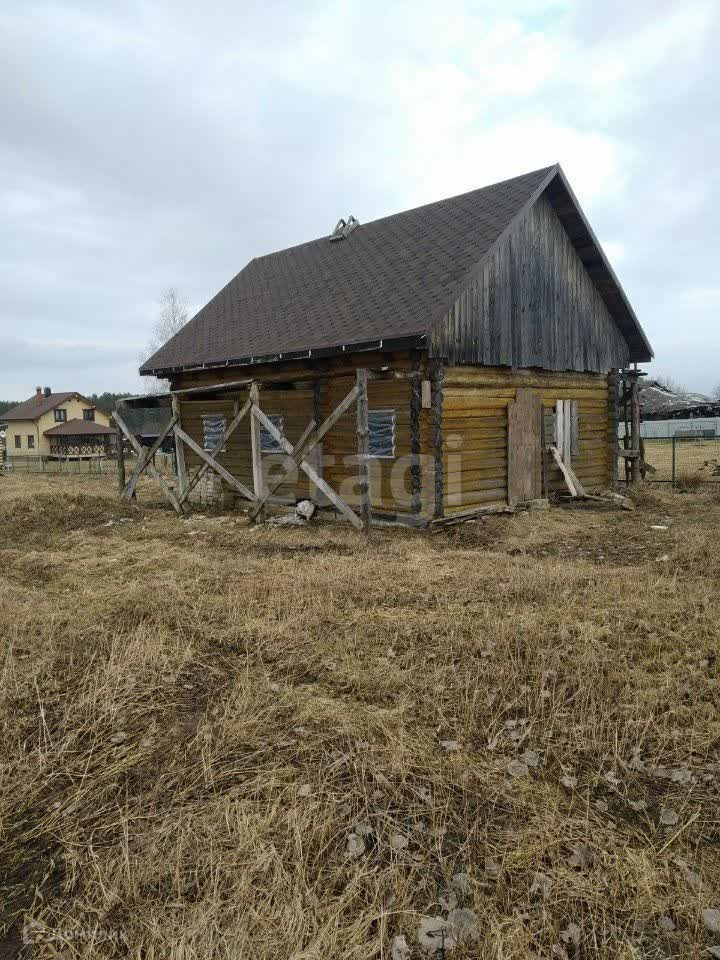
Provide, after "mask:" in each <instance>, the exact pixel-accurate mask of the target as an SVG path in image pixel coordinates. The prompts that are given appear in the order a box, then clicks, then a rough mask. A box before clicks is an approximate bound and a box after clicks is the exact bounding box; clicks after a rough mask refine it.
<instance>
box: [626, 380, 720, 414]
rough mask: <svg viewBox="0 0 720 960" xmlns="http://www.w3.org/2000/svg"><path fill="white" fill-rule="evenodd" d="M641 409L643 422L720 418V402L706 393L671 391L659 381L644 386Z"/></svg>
mask: <svg viewBox="0 0 720 960" xmlns="http://www.w3.org/2000/svg"><path fill="white" fill-rule="evenodd" d="M640 409H641V412H642V418H643V420H692V419H695V418H696V417H706V418H707V417H720V400H714V399H713V398H712V397H708V396H705V394H704V393H690V392H687V391H683V390H671V389H669V388H668V387H665V386H663V385H662V384H661V383H658V381H657V380H648V381H647V383H644V384H643V385H642V390H641V393H640Z"/></svg>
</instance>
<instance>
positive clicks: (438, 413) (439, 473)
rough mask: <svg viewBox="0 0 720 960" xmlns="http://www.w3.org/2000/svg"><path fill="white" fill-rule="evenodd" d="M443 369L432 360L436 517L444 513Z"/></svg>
mask: <svg viewBox="0 0 720 960" xmlns="http://www.w3.org/2000/svg"><path fill="white" fill-rule="evenodd" d="M444 378H445V370H444V368H443V364H442V362H441V361H439V360H435V361H433V379H434V386H435V390H434V393H433V446H434V451H435V498H434V501H435V502H434V508H433V515H434V517H435V519H438V518H440V517H442V516H443V514H444V492H443V428H444V424H443V380H444Z"/></svg>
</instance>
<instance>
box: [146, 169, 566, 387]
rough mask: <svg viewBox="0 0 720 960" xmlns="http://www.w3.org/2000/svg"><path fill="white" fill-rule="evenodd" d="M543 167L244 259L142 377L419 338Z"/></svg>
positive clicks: (519, 204) (148, 363)
mask: <svg viewBox="0 0 720 960" xmlns="http://www.w3.org/2000/svg"><path fill="white" fill-rule="evenodd" d="M551 169H552V168H551V167H547V168H545V169H543V170H536V171H535V172H534V173H528V174H525V175H524V176H522V177H515V178H514V179H512V180H505V181H504V182H502V183H496V184H494V185H493V186H490V187H483V188H482V189H481V190H473V191H471V192H470V193H465V194H462V195H461V196H459V197H452V198H451V199H449V200H441V201H440V202H439V203H430V204H427V205H426V206H423V207H417V208H415V209H414V210H407V211H405V212H404V213H397V214H394V215H393V216H389V217H383V218H382V219H381V220H374V221H372V223H365V224H361V225H360V226H359V227H356V228H355V229H354V230H353V231H352V233H351V234H350V235H349V236H348V237H347V239H345V240H341V241H339V242H337V243H330V242H329V240H328V238H327V237H322V238H321V239H319V240H312V241H311V242H309V243H303V244H300V246H297V247H290V248H289V249H287V250H281V251H280V252H279V253H271V254H268V255H267V256H264V257H258V258H256V259H254V260H251V261H250V263H249V264H248V265H247V266H246V267H245V268H244V269H243V270H241V271H240V273H239V274H238V275H237V276H236V277H235V278H234V279H233V280H231V281H230V283H229V284H228V285H227V286H226V287H224V288H223V289H222V290H221V291H220V293H218V294H217V296H215V297H213V299H212V300H211V301H210V302H209V303H208V304H207V305H206V306H204V307H203V308H202V310H200V311H199V313H197V314H196V315H195V316H194V317H193V318H192V320H190V322H189V323H188V324H186V325H185V326H184V327H183V329H182V330H180V332H179V333H177V334H175V336H174V337H173V338H172V339H171V340H169V341H168V342H167V343H166V344H165V345H164V346H163V347H161V348H160V350H158V352H157V353H156V354H155V355H154V356H152V357H150V359H149V360H147V361H146V362H145V363H144V364H143V366H142V368H141V372H142V373H150V372H151V371H153V370H169V369H172V368H177V367H183V366H199V365H202V364H209V365H213V364H217V363H224V362H227V361H228V360H246V359H249V358H251V357H252V358H258V359H260V358H262V357H271V356H275V355H277V354H279V353H283V354H285V353H295V352H301V351H309V350H312V351H322V350H326V349H330V348H333V347H339V346H342V345H350V344H359V343H366V342H368V341H372V340H380V339H383V340H390V339H393V340H395V339H402V338H405V337H410V336H415V335H417V334H422V333H424V332H425V330H426V329H427V326H428V323H429V322H431V321H432V320H434V319H437V318H438V317H439V316H441V315H442V313H443V311H445V310H447V307H448V304H449V303H450V302H451V301H452V300H453V297H454V295H455V291H456V289H457V287H458V285H459V283H460V281H461V280H462V279H463V278H464V276H465V274H466V273H467V272H468V270H470V269H471V268H472V267H473V266H474V265H475V264H476V263H477V262H478V261H479V260H480V259H481V257H482V256H483V254H484V253H486V252H487V250H488V249H489V248H490V246H491V245H492V243H493V241H494V240H496V239H497V237H498V236H499V234H500V233H502V231H503V229H504V228H505V227H506V226H507V225H508V223H510V221H511V220H512V219H513V217H514V216H515V214H516V213H518V211H519V210H520V209H521V208H522V206H523V205H524V204H525V202H526V201H527V200H528V199H529V198H530V197H531V196H532V194H533V192H534V191H535V190H536V189H537V188H538V187H539V186H540V185H541V184H542V182H543V181H544V180H545V178H546V177H547V175H548V173H549V172H550V170H551Z"/></svg>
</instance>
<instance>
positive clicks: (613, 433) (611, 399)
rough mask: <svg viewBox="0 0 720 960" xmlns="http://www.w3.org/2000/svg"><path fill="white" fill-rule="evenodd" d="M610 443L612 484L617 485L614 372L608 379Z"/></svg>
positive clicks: (616, 420) (616, 406)
mask: <svg viewBox="0 0 720 960" xmlns="http://www.w3.org/2000/svg"><path fill="white" fill-rule="evenodd" d="M608 414H609V416H608V420H609V425H608V434H609V436H608V441H609V444H610V482H611V483H612V484H616V483H617V479H618V455H617V448H618V444H619V442H620V441H619V437H618V374H617V370H612V371H611V372H610V375H609V377H608Z"/></svg>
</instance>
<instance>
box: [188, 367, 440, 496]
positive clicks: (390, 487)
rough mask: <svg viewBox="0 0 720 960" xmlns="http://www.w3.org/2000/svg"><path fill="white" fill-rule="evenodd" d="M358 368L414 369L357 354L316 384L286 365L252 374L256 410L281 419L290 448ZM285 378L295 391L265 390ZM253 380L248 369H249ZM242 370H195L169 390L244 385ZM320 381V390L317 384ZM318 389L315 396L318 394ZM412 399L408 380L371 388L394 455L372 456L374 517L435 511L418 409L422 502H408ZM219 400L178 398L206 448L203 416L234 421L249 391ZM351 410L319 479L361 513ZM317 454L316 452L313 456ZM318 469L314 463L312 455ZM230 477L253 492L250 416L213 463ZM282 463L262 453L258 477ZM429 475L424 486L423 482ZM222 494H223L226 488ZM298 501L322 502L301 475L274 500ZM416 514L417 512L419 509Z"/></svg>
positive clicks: (426, 433) (371, 401)
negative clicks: (390, 415)
mask: <svg viewBox="0 0 720 960" xmlns="http://www.w3.org/2000/svg"><path fill="white" fill-rule="evenodd" d="M358 367H368V368H375V369H377V368H380V367H382V368H389V369H392V370H395V371H402V372H403V373H410V372H411V370H412V369H418V361H417V360H413V359H412V358H411V357H410V356H409V354H404V355H399V356H389V355H380V354H365V353H360V354H354V355H351V356H349V357H344V358H342V359H341V360H339V361H335V363H334V365H332V364H327V365H325V366H324V367H322V368H320V370H319V372H320V373H325V372H327V371H329V370H331V371H332V376H329V377H328V376H322V377H320V378H319V379H318V380H317V381H315V380H314V379H313V375H314V374H313V371H312V370H309V369H308V368H307V366H305V365H303V364H302V363H295V362H293V363H291V364H287V365H282V366H280V365H278V364H275V365H267V366H266V367H263V368H260V367H258V368H253V369H252V373H253V374H255V375H257V377H258V380H259V381H260V407H261V409H262V410H263V411H264V412H265V413H266V414H268V416H270V415H273V414H280V415H282V416H283V428H284V433H285V436H286V437H287V439H288V440H289V441H290V442H291V443H295V441H296V440H297V439H298V438H299V436H300V435H301V434H302V432H303V430H304V429H305V427H306V426H307V424H308V423H309V421H310V420H311V419H313V418H314V419H315V420H316V421H317V422H318V424H319V423H320V422H322V420H324V419H325V418H326V417H328V416H329V415H330V414H331V413H332V411H333V410H334V409H335V407H337V405H338V404H339V403H340V401H341V400H342V399H343V398H344V397H345V396H346V394H347V393H349V391H350V390H351V389H352V387H353V386H354V384H355V371H356V370H357V368H358ZM285 372H287V375H288V378H289V379H291V378H292V377H296V376H299V377H303V378H304V379H302V380H300V381H298V382H296V383H295V384H294V386H292V387H290V386H289V385H286V384H283V386H282V388H280V387H279V386H278V385H272V384H264V385H263V384H262V378H263V376H265V377H275V378H276V377H278V376H279V375H281V374H284V373H285ZM247 373H248V375H250V371H247ZM245 374H246V371H245V370H243V368H232V369H231V368H228V370H226V371H218V370H213V371H206V372H203V371H200V372H195V373H193V374H189V375H184V376H183V377H182V378H178V379H177V380H176V381H174V382H173V389H182V388H184V387H193V386H202V385H204V384H215V383H222V382H224V381H225V382H227V381H233V380H238V379H241V378H242V377H243V376H245ZM316 383H317V386H316ZM316 389H317V396H316ZM411 394H412V386H411V382H410V380H409V379H404V380H388V381H381V380H371V381H370V382H369V384H368V405H369V409H370V411H371V412H372V411H373V410H394V411H395V456H394V457H393V458H382V459H378V458H372V459H371V461H370V492H371V501H372V507H373V510H375V511H378V512H388V513H402V514H412V513H416V514H417V513H420V514H425V513H427V512H428V511H430V512H431V511H432V508H433V502H434V501H433V495H432V489H433V472H432V457H431V456H430V457H427V456H425V455H424V452H425V451H431V448H432V442H433V441H432V437H433V424H432V411H430V410H420V414H419V445H420V461H421V462H420V483H421V490H420V501H419V503H417V502H416V503H415V504H413V499H412V470H411V468H412V463H413V461H412V459H411V453H412V433H411ZM220 397H221V398H220V399H213V400H205V399H192V400H191V399H187V398H184V399H183V398H182V397H181V398H180V412H181V419H182V424H183V429H185V430H186V431H187V432H188V433H189V434H190V436H192V437H193V439H194V440H196V441H197V442H198V443H200V444H202V442H203V419H202V418H203V416H207V415H213V414H214V415H219V416H224V417H225V420H226V422H227V423H229V422H230V420H231V419H232V417H233V414H234V412H235V410H236V409H237V404H238V403H239V404H242V403H244V402H245V400H246V399H247V397H248V390H247V389H246V388H243V389H242V390H238V391H235V392H234V393H232V394H231V393H229V394H227V395H225V396H223V395H220ZM355 415H356V414H355V405H353V406H352V407H351V408H350V409H349V410H348V411H347V413H346V414H344V415H343V416H342V417H341V418H340V419H339V420H338V422H337V423H336V424H335V425H334V426H333V428H332V429H331V430H330V432H329V433H328V434H326V436H325V437H324V439H323V442H322V470H323V473H322V475H323V477H324V479H325V480H326V481H327V482H328V483H329V484H330V485H331V486H332V487H333V488H334V489H335V490H336V491H337V493H339V494H340V496H341V497H342V498H343V499H344V500H345V501H346V502H347V503H348V504H349V505H350V506H351V507H353V508H354V509H357V508H358V507H359V502H360V501H359V489H358V464H357V456H356V455H357V434H356V420H355ZM318 453H319V451H318ZM309 459H310V460H311V461H312V462H313V465H314V466H316V467H317V457H316V456H315V454H314V453H313V455H311V456H310V457H309ZM218 460H219V462H220V463H221V464H222V465H223V466H225V467H226V468H227V469H228V470H229V471H230V473H232V474H233V476H235V477H237V479H238V480H240V481H241V482H242V483H244V484H245V485H246V486H248V487H250V488H251V489H252V486H253V483H252V454H251V447H250V426H249V418H248V419H246V420H244V421H243V422H242V423H241V424H240V426H239V427H238V428H237V430H236V431H235V433H234V434H233V435H232V437H231V438H230V440H229V442H228V445H227V449H226V451H225V452H224V453H223V454H221V455H220V456H219V457H218ZM284 460H285V456H284V455H282V454H263V456H262V464H263V476H264V477H265V478H266V479H271V478H272V477H273V476H279V475H280V473H281V468H280V464H282V462H283V461H284ZM186 461H187V466H188V468H189V469H195V468H196V467H197V466H198V465H199V462H200V461H199V458H198V457H197V455H195V454H194V453H193V452H192V451H190V450H187V451H186ZM426 476H427V480H426ZM224 489H226V488H224ZM302 497H312V498H313V499H314V500H316V501H318V502H320V503H323V502H324V498H323V497H322V496H319V495H318V491H317V490H316V489H315V487H314V485H312V484H311V483H310V481H309V480H308V478H307V477H306V475H305V474H304V473H303V472H302V471H295V472H294V473H292V474H291V475H290V477H289V478H288V479H287V480H286V481H285V482H284V483H283V484H282V485H281V486H280V488H279V489H278V491H277V493H276V495H275V498H274V499H278V500H285V501H286V502H295V501H296V500H297V499H299V498H302ZM418 508H419V509H418Z"/></svg>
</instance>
